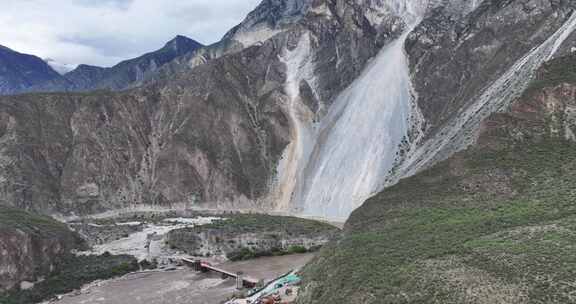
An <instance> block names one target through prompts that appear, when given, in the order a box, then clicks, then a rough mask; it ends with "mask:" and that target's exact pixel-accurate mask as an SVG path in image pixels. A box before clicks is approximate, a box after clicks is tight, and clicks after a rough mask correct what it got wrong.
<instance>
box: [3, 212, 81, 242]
mask: <svg viewBox="0 0 576 304" xmlns="http://www.w3.org/2000/svg"><path fill="white" fill-rule="evenodd" d="M0 228H10V229H20V230H23V231H25V232H28V233H32V234H41V235H72V232H71V231H70V229H68V226H66V224H63V223H60V222H58V221H56V220H54V219H52V218H49V217H46V216H42V215H38V214H34V213H30V212H26V211H24V210H21V209H16V208H10V207H6V206H0ZM78 241H79V242H80V239H78Z"/></svg>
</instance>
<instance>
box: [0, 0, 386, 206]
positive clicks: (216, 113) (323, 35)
mask: <svg viewBox="0 0 576 304" xmlns="http://www.w3.org/2000/svg"><path fill="white" fill-rule="evenodd" d="M317 2H318V3H316V2H315V3H314V4H312V5H313V7H314V9H309V10H306V13H305V15H304V16H301V20H302V21H299V22H297V23H296V24H292V25H291V26H290V27H288V28H284V29H283V31H282V33H280V34H278V35H275V36H274V37H272V38H271V39H268V40H266V41H264V42H262V43H259V44H257V45H253V46H251V47H247V48H245V49H243V50H241V51H238V52H231V53H229V54H227V55H223V56H222V57H218V58H215V59H212V60H210V61H208V62H206V63H204V64H201V65H199V66H196V67H195V68H194V69H192V70H190V69H180V70H177V71H173V73H172V74H171V76H170V78H169V79H157V81H156V82H155V83H152V84H150V85H147V86H144V87H142V88H138V89H133V90H129V91H126V92H121V93H105V92H94V93H88V94H31V95H21V96H9V97H4V98H1V99H0V113H1V114H0V115H1V116H2V118H3V119H2V121H1V122H0V130H2V132H1V133H0V135H1V138H0V146H1V148H0V155H2V157H1V158H2V159H3V160H4V161H3V162H1V163H0V166H1V167H2V173H0V175H1V176H2V177H1V180H3V181H5V182H4V183H3V188H2V192H3V196H2V203H3V204H7V205H11V206H17V207H20V208H26V209H32V210H38V211H41V212H47V213H64V214H72V213H74V214H89V213H98V212H102V211H105V210H110V209H117V208H127V207H133V206H138V205H157V206H166V207H175V206H177V205H180V206H182V205H183V206H188V207H189V206H198V205H200V206H201V205H204V206H207V207H211V208H214V207H217V208H261V206H263V207H264V208H268V209H272V208H274V202H267V201H264V199H265V198H266V196H267V195H268V194H269V192H270V191H271V187H272V185H273V183H274V178H275V176H276V168H277V165H278V163H279V160H280V157H281V155H282V153H283V151H284V148H285V147H286V145H287V144H288V143H289V141H290V123H289V120H288V117H287V111H288V107H287V105H286V92H285V82H286V79H285V78H286V66H285V64H284V63H283V62H282V61H281V59H280V57H281V56H282V55H283V54H284V53H285V52H286V51H287V50H289V49H293V48H294V47H295V46H296V44H297V43H298V41H300V39H301V37H302V36H303V35H307V39H309V40H310V42H311V49H312V50H311V51H310V53H309V54H305V55H306V56H311V57H312V59H313V60H315V61H317V65H316V66H317V70H316V71H315V73H318V74H319V75H320V76H319V77H317V78H316V79H317V82H313V81H312V80H311V79H309V81H302V82H301V83H299V86H298V87H299V89H300V90H301V91H302V92H303V93H302V95H303V96H308V97H307V98H305V100H303V102H304V103H305V104H306V107H308V108H309V109H310V110H309V111H310V112H312V113H315V112H316V113H319V112H320V111H321V109H322V108H325V107H326V106H327V105H329V104H330V100H331V98H332V97H333V96H334V95H336V94H337V93H338V92H339V91H341V90H342V89H343V88H344V87H345V86H347V85H348V84H349V83H350V82H351V81H352V80H353V78H354V77H355V75H358V74H360V73H361V71H362V67H363V65H364V63H365V62H367V61H368V60H369V59H370V58H371V57H372V56H373V55H374V54H375V53H376V52H377V51H378V50H379V48H380V47H381V46H382V45H383V44H384V43H385V42H386V41H388V40H389V39H390V38H391V37H393V36H394V35H395V33H396V32H395V31H394V30H393V28H394V27H396V26H397V24H393V23H391V24H390V25H389V26H387V27H384V28H385V29H386V30H385V29H384V28H380V31H377V30H376V28H375V27H374V26H373V25H371V24H370V22H369V21H368V20H366V18H365V17H364V13H365V10H366V7H363V6H360V5H356V4H354V5H352V4H349V3H347V2H345V1H335V2H331V1H327V2H324V1H317ZM263 5H283V4H281V3H276V2H274V3H271V4H267V2H265V3H264V4H263ZM264 11H265V12H268V13H271V14H272V13H273V12H274V10H272V9H267V10H264ZM280 17H281V18H284V17H286V18H294V16H293V15H292V14H291V13H290V14H284V15H281V16H280ZM251 22H252V21H251ZM286 22H287V21H286ZM252 23H253V22H252ZM278 24H290V23H282V22H279V23H278ZM283 26H285V27H286V25H283ZM234 37H235V36H234ZM320 100H323V101H322V102H321V101H320ZM262 204H263V205H262Z"/></svg>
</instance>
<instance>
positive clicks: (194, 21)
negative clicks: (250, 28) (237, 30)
mask: <svg viewBox="0 0 576 304" xmlns="http://www.w3.org/2000/svg"><path fill="white" fill-rule="evenodd" d="M260 1H261V0H2V9H1V10H0V44H1V45H4V46H7V47H9V48H12V49H14V50H16V51H19V52H23V53H29V54H34V55H37V56H39V57H42V58H51V59H53V60H55V61H57V62H61V63H69V64H80V63H85V64H92V65H101V66H111V65H114V64H116V63H118V62H119V61H121V60H124V59H128V58H132V57H136V56H138V55H141V54H143V53H145V52H148V51H152V50H155V49H158V48H160V47H162V45H163V44H164V43H165V42H167V41H168V40H170V39H171V38H173V37H174V36H176V35H178V34H180V35H185V36H188V37H190V38H193V39H196V40H198V41H199V42H201V43H204V44H209V43H213V42H216V41H218V40H219V39H220V38H221V36H222V35H223V34H224V33H225V32H226V31H227V30H229V29H230V28H232V27H233V26H234V25H236V24H238V23H239V22H240V21H242V19H243V18H244V17H245V16H246V14H247V13H248V12H250V11H251V10H252V9H254V8H255V7H256V5H257V4H258V3H259V2H260Z"/></svg>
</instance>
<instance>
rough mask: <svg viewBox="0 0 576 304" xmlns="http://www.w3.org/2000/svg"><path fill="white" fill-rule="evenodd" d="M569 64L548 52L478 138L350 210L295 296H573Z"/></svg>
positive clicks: (335, 299) (574, 175) (469, 299)
mask: <svg viewBox="0 0 576 304" xmlns="http://www.w3.org/2000/svg"><path fill="white" fill-rule="evenodd" d="M575 67H576V55H568V56H566V57H561V58H557V59H555V60H553V61H551V62H550V63H548V64H546V65H545V66H544V67H543V68H542V69H541V70H540V71H539V77H538V78H537V79H536V80H535V81H533V82H532V83H531V85H530V87H529V88H528V89H527V90H526V91H525V92H524V93H523V94H522V95H521V97H519V98H517V99H515V101H514V102H513V103H512V104H511V106H510V107H508V108H507V109H506V110H505V111H502V112H500V113H494V114H491V115H489V116H488V117H487V118H486V119H484V120H483V121H482V123H481V124H482V127H481V129H480V132H479V134H478V138H477V140H476V143H475V144H473V145H472V146H471V147H469V148H468V149H466V150H465V151H462V152H460V153H457V154H455V155H454V156H452V157H450V158H449V159H448V160H446V161H443V162H440V163H438V164H436V165H434V166H432V167H431V168H430V169H428V170H425V171H423V172H422V173H420V174H417V175H416V176H413V177H410V178H407V179H405V180H403V181H401V182H400V183H398V184H397V185H395V186H393V187H391V188H389V189H386V190H384V191H383V192H381V193H380V194H378V195H376V196H374V197H373V198H371V199H369V200H368V201H367V202H366V203H365V204H364V205H363V206H362V207H360V208H359V209H358V210H356V211H355V212H354V213H353V214H352V216H351V217H350V219H349V220H348V223H347V224H346V230H345V232H344V234H343V237H342V238H340V239H339V240H338V241H337V243H336V242H335V243H333V244H332V246H330V248H326V250H324V252H323V253H322V255H321V256H319V257H318V258H317V259H316V261H314V262H313V263H312V264H310V265H308V266H307V269H306V270H305V282H307V286H306V292H305V295H304V296H303V298H301V302H300V303H307V304H308V303H327V302H329V303H346V304H352V303H383V302H385V303H554V302H555V303H572V302H574V298H573V296H572V292H573V290H574V288H573V287H572V286H570V285H568V284H569V283H567V282H568V281H567V280H569V278H572V277H574V275H575V270H574V268H573V267H572V266H571V265H573V263H574V261H575V260H576V254H574V252H573V250H572V246H573V244H574V241H575V239H574V232H575V231H576V226H575V225H574V223H575V222H574V220H575V219H576V205H575V204H574V189H573V184H574V182H575V180H576V170H575V169H576V153H575V152H574V151H575V150H574V149H575V148H576V137H575V136H574V134H575V133H574V131H576V116H575V114H574V109H576V102H575V99H574V94H575V93H576V77H574V68H575ZM383 274H385V275H383ZM356 278H362V279H361V280H359V279H356Z"/></svg>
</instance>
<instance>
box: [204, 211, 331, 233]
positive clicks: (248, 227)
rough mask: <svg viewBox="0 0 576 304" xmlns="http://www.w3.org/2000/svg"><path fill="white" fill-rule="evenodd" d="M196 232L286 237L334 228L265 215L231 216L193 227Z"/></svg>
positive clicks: (302, 220) (315, 222)
mask: <svg viewBox="0 0 576 304" xmlns="http://www.w3.org/2000/svg"><path fill="white" fill-rule="evenodd" d="M195 229H197V230H208V229H218V230H224V231H230V232H236V233H238V234H241V233H251V232H256V233H261V232H266V231H282V232H285V233H287V234H288V235H310V234H315V233H323V232H327V231H334V230H335V227H334V226H332V225H330V224H327V223H324V222H319V221H313V220H307V219H302V218H297V217H291V216H272V215H266V214H231V215H226V219H225V220H218V221H214V222H212V223H211V224H206V225H201V226H197V227H195Z"/></svg>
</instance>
